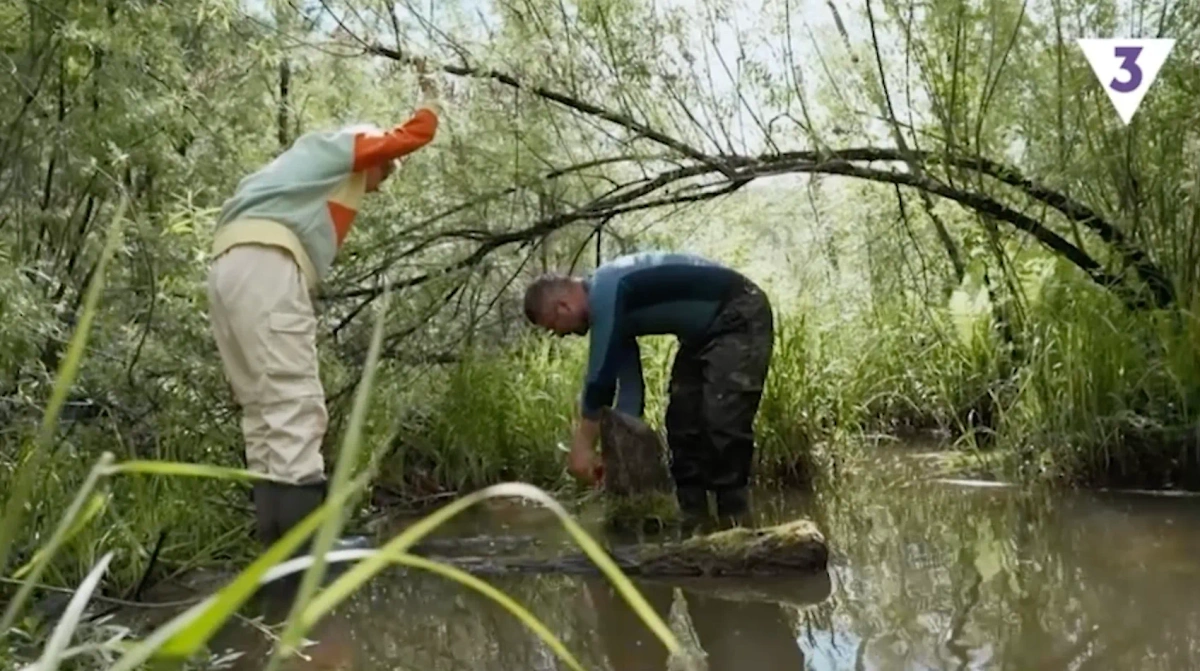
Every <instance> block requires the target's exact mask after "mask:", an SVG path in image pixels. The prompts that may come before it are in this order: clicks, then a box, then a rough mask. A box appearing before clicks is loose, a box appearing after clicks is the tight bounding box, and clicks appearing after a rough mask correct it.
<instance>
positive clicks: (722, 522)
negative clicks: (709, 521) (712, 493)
mask: <svg viewBox="0 0 1200 671" xmlns="http://www.w3.org/2000/svg"><path fill="white" fill-rule="evenodd" d="M716 499H717V522H718V526H719V527H721V528H722V529H726V528H729V527H737V526H747V525H749V524H750V522H751V515H750V495H749V491H748V490H747V489H746V488H745V487H738V488H734V489H724V490H718V491H717V492H716Z"/></svg>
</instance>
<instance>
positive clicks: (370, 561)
mask: <svg viewBox="0 0 1200 671" xmlns="http://www.w3.org/2000/svg"><path fill="white" fill-rule="evenodd" d="M497 496H519V497H524V498H527V499H532V500H534V501H537V502H539V503H541V504H542V505H544V506H546V507H547V508H549V509H550V510H551V511H552V512H553V513H554V514H555V515H556V516H557V517H558V518H559V521H561V522H562V524H563V526H565V527H566V528H567V531H568V532H569V533H570V534H571V536H572V537H573V538H574V539H575V541H576V542H577V543H578V544H579V546H580V547H581V548H582V549H583V551H584V552H585V553H586V554H587V555H588V557H589V558H590V559H591V560H592V561H593V562H594V563H595V564H596V566H597V567H599V568H600V570H601V571H602V572H603V573H604V575H605V576H607V577H608V579H609V580H611V581H612V583H613V585H615V586H616V588H617V591H618V592H620V593H621V596H622V597H624V598H625V600H626V602H628V603H629V605H630V607H631V608H632V609H633V611H634V612H635V613H637V615H638V617H640V618H641V619H642V621H644V622H645V623H646V625H647V626H648V627H649V628H650V630H651V631H653V632H654V634H655V635H656V636H658V638H659V640H661V641H662V642H663V645H664V646H666V648H667V650H669V651H671V652H676V651H678V650H679V649H680V646H679V641H678V639H676V637H675V635H674V634H673V633H671V630H670V629H669V628H668V627H667V625H666V623H664V622H663V621H662V618H660V617H659V616H658V614H657V613H656V612H655V611H654V609H653V608H652V607H651V606H650V604H649V603H647V602H646V600H645V597H643V596H642V595H641V594H640V593H639V592H638V591H637V588H636V587H634V586H633V583H632V582H630V580H629V578H628V577H626V576H625V575H624V574H623V573H622V572H621V569H620V568H619V567H618V566H617V565H616V563H614V562H613V560H612V559H611V558H609V557H608V556H606V554H605V552H604V550H603V549H601V548H600V545H599V544H598V543H596V541H595V540H594V539H592V538H591V537H590V536H588V534H587V532H586V531H584V530H583V529H582V528H581V527H580V526H579V524H578V523H576V522H575V520H574V519H572V518H571V515H570V513H568V512H567V511H566V510H565V509H564V508H563V507H562V505H561V504H559V503H558V501H555V500H554V499H553V498H552V497H551V496H549V495H548V494H547V493H546V492H544V491H543V490H541V489H539V488H537V487H534V486H532V485H528V484H525V483H519V482H509V483H501V484H497V485H492V486H491V487H487V488H484V489H481V490H478V491H476V492H473V493H471V494H468V495H467V496H464V497H462V498H460V499H457V500H455V501H453V502H451V503H448V504H446V505H445V506H443V507H442V508H440V509H438V510H437V511H435V512H433V513H431V514H429V515H428V516H426V517H424V518H422V519H421V520H419V521H417V522H416V523H415V524H413V525H412V526H410V527H408V528H407V529H405V530H404V531H403V532H401V533H400V534H399V535H397V536H396V537H395V538H393V539H392V540H391V541H389V542H388V543H387V544H386V545H385V546H384V547H383V548H382V550H381V553H380V554H378V555H373V556H371V557H368V558H367V559H365V560H363V561H362V562H360V563H359V564H358V565H356V566H354V567H353V568H351V569H349V570H348V571H346V572H345V573H343V574H342V575H341V576H339V577H338V579H337V580H336V581H334V582H333V584H331V585H330V586H329V587H328V588H326V589H325V590H323V591H322V592H321V593H320V594H318V595H317V596H316V597H315V598H314V599H313V600H312V603H310V604H309V605H308V606H307V607H306V608H305V609H304V611H303V613H302V614H301V618H300V619H301V620H302V623H301V624H302V625H303V626H304V627H305V630H307V628H309V627H312V626H313V625H314V624H315V623H316V622H317V621H318V620H320V618H321V617H322V616H324V615H325V613H327V612H328V611H330V610H331V609H333V608H334V607H335V606H337V604H339V603H341V602H342V601H343V600H344V599H346V598H347V597H348V596H349V595H350V594H351V593H352V592H353V591H354V590H356V589H358V588H359V587H360V586H361V585H362V584H363V583H365V582H366V581H367V580H368V579H370V578H371V577H373V576H374V575H375V574H376V573H378V572H379V571H380V570H382V569H383V567H384V565H385V564H386V563H387V562H388V558H389V557H391V556H396V555H399V554H403V553H404V551H405V550H407V549H408V548H409V547H410V546H412V544H413V543H416V542H417V541H419V540H420V539H421V538H423V537H424V536H425V535H427V534H429V533H430V532H431V531H433V530H434V529H436V528H437V527H438V526H440V525H441V524H443V523H445V522H447V521H449V520H450V519H451V518H453V517H454V516H455V515H457V514H458V513H460V512H462V511H464V510H466V509H467V508H469V507H471V506H473V505H475V504H476V503H479V502H480V501H483V500H485V499H489V498H493V497H497Z"/></svg>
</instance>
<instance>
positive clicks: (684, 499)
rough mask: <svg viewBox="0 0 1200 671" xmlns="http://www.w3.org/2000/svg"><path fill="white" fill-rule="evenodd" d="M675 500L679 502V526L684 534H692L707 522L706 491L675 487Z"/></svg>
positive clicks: (695, 488) (708, 516)
mask: <svg viewBox="0 0 1200 671" xmlns="http://www.w3.org/2000/svg"><path fill="white" fill-rule="evenodd" d="M675 498H676V500H677V501H678V502H679V513H680V518H681V520H680V522H681V523H680V526H681V530H682V531H683V533H684V534H686V535H690V534H692V533H693V532H695V531H696V530H697V529H699V528H700V527H702V526H704V524H705V523H706V522H708V521H709V519H710V513H709V507H708V491H707V490H705V489H704V488H702V487H677V488H676V489H675Z"/></svg>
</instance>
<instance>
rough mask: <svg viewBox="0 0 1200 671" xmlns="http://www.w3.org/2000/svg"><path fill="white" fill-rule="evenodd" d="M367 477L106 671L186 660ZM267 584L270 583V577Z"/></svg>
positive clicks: (333, 495)
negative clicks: (156, 658) (156, 661)
mask: <svg viewBox="0 0 1200 671" xmlns="http://www.w3.org/2000/svg"><path fill="white" fill-rule="evenodd" d="M369 476H370V473H363V474H361V475H360V476H359V477H357V478H355V479H354V481H353V482H352V483H351V484H350V485H348V486H347V487H345V488H344V490H343V491H339V492H331V493H330V495H329V498H327V499H326V500H325V502H324V503H323V504H322V505H321V506H320V507H319V508H317V509H316V510H314V511H313V512H312V513H310V514H309V515H308V516H307V517H305V518H304V519H303V520H301V521H300V522H299V523H298V524H296V526H294V527H292V528H291V529H290V530H289V531H288V532H287V533H286V534H284V535H283V537H282V538H280V539H279V540H278V541H276V542H275V543H274V544H273V545H272V546H271V547H269V548H267V551H266V552H264V553H263V554H262V555H260V556H259V557H258V558H257V559H255V560H254V561H253V562H251V564H250V565H249V566H247V567H246V568H245V569H243V570H242V571H241V572H240V573H239V574H238V575H237V577H235V578H234V579H233V580H232V581H231V582H230V583H228V584H226V585H225V586H224V587H222V588H221V589H220V591H218V592H217V593H216V594H214V595H213V596H210V597H209V598H207V599H205V600H204V601H201V602H200V603H198V604H196V605H195V606H193V607H191V608H189V609H188V610H186V611H184V612H183V613H180V614H179V615H177V616H175V617H174V618H172V619H171V620H170V621H168V622H167V623H165V624H163V625H162V626H160V627H159V628H158V629H156V630H155V631H154V633H153V634H151V635H150V636H149V637H147V638H146V639H144V640H142V641H140V642H139V643H137V644H136V645H134V646H133V647H132V648H131V649H130V650H129V651H128V652H126V653H125V655H124V656H122V657H121V659H120V660H118V661H117V663H116V665H114V666H113V667H112V668H111V669H109V671H131V670H132V669H135V668H137V667H138V666H139V665H141V664H142V663H143V662H145V661H146V660H148V659H150V658H151V657H152V656H156V655H157V656H159V657H162V658H166V659H172V660H182V659H186V658H188V657H190V656H192V655H193V654H195V653H196V652H198V651H199V650H200V648H201V647H202V646H203V645H204V644H206V643H207V642H208V640H209V639H210V638H211V637H212V636H213V634H215V633H216V631H217V630H218V629H219V628H220V627H221V626H222V625H223V624H224V623H225V621H226V620H228V619H229V618H230V617H232V616H233V614H234V613H236V612H237V610H238V608H240V607H241V606H242V604H244V603H245V602H246V600H247V599H249V598H250V596H251V595H252V594H253V593H254V591H255V590H256V589H257V588H258V586H259V585H261V584H264V583H265V582H269V581H268V580H267V579H266V578H267V575H268V571H270V570H271V569H272V567H274V566H276V565H277V564H280V563H281V562H282V561H283V560H284V559H285V558H286V557H289V556H290V555H291V554H292V553H293V552H295V550H296V548H297V547H299V546H300V544H301V543H302V542H303V541H304V539H305V538H307V537H308V536H309V535H310V534H312V533H313V531H314V530H315V529H316V528H317V525H318V524H320V523H321V521H322V520H323V519H324V518H325V515H326V514H328V512H329V511H330V510H333V509H335V508H337V507H338V506H341V505H342V504H343V502H344V501H345V499H347V498H349V496H351V495H352V494H353V493H354V492H355V491H357V490H358V489H360V488H362V487H364V486H366V483H367V482H368V481H369ZM272 579H273V578H272Z"/></svg>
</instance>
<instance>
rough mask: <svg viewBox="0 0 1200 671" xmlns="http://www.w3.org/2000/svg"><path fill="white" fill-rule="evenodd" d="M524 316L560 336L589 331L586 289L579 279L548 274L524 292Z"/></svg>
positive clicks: (581, 333) (535, 281)
mask: <svg viewBox="0 0 1200 671" xmlns="http://www.w3.org/2000/svg"><path fill="white" fill-rule="evenodd" d="M525 317H526V318H527V319H529V321H530V322H532V323H533V324H535V325H537V326H540V327H542V328H544V329H546V330H548V331H553V332H554V333H557V334H558V335H567V334H571V333H573V334H576V335H583V334H585V333H587V332H588V325H589V321H588V294H587V287H585V286H584V284H583V282H582V281H581V280H580V279H579V278H576V277H568V276H566V275H559V274H556V273H547V274H545V275H542V276H541V277H539V278H537V279H536V280H534V281H533V283H532V284H530V285H529V287H528V288H527V289H525Z"/></svg>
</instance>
